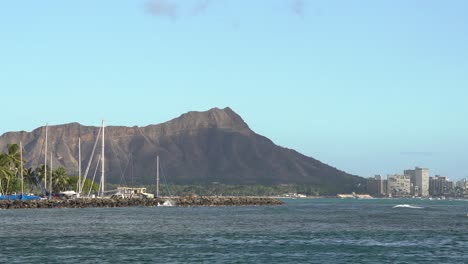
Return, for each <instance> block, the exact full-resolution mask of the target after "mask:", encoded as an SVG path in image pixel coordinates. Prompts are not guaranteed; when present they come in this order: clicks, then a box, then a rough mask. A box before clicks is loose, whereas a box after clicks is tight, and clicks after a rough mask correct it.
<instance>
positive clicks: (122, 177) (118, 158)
mask: <svg viewBox="0 0 468 264" xmlns="http://www.w3.org/2000/svg"><path fill="white" fill-rule="evenodd" d="M109 141H110V144H111V151H112V153H113V154H114V156H115V157H116V158H117V161H118V165H119V169H120V184H122V179H124V181H125V178H124V177H125V171H126V170H127V167H125V170H123V171H122V164H121V163H122V161H121V160H120V157H119V156H118V155H117V153H115V151H114V147H115V146H114V141H113V140H109ZM129 161H130V159H129ZM127 164H128V162H127ZM126 184H127V183H126V182H125V185H126Z"/></svg>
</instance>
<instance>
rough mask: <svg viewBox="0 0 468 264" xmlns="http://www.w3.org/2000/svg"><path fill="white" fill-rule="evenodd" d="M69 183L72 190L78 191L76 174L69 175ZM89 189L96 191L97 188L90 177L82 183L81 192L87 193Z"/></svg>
mask: <svg viewBox="0 0 468 264" xmlns="http://www.w3.org/2000/svg"><path fill="white" fill-rule="evenodd" d="M69 184H70V188H71V189H72V190H75V191H78V176H71V177H70V178H69ZM90 189H91V192H97V191H98V189H99V185H97V184H96V183H94V182H93V181H92V180H90V179H86V180H85V182H84V185H83V194H84V195H87V194H88V192H89V190H90Z"/></svg>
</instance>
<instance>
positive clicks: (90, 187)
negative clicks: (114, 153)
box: [83, 155, 101, 197]
mask: <svg viewBox="0 0 468 264" xmlns="http://www.w3.org/2000/svg"><path fill="white" fill-rule="evenodd" d="M100 163H101V155H99V158H98V161H97V164H96V169H95V170H94V175H93V181H91V185H90V186H89V192H88V197H89V195H91V189H92V188H93V184H94V180H95V179H96V173H97V170H98V168H99V164H100ZM99 186H101V185H100V184H99ZM83 187H84V185H83ZM98 190H99V189H98ZM98 195H99V192H98Z"/></svg>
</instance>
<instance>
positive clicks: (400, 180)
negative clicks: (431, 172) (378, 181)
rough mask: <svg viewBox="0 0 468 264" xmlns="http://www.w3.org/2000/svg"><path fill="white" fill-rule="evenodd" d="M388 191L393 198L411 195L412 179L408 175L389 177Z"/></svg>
mask: <svg viewBox="0 0 468 264" xmlns="http://www.w3.org/2000/svg"><path fill="white" fill-rule="evenodd" d="M387 191H388V195H389V196H391V197H399V196H409V195H411V179H410V176H407V175H398V174H395V175H387Z"/></svg>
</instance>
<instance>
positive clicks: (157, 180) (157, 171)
mask: <svg viewBox="0 0 468 264" xmlns="http://www.w3.org/2000/svg"><path fill="white" fill-rule="evenodd" d="M166 187H167V182H166ZM168 191H169V189H168ZM169 196H171V195H170V193H169ZM156 198H159V156H157V157H156ZM158 206H175V202H174V201H172V200H171V199H168V200H166V201H164V202H163V203H162V204H160V203H159V202H158Z"/></svg>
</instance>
